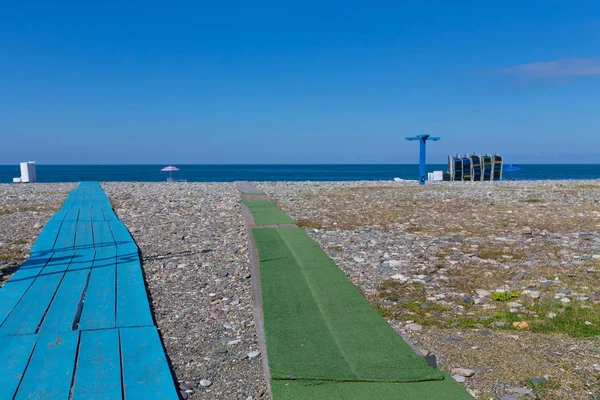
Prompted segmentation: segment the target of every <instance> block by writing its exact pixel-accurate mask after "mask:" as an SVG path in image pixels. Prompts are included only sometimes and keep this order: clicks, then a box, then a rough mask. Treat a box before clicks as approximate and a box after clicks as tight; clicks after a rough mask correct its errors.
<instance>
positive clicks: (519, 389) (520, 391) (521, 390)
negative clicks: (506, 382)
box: [511, 387, 533, 395]
mask: <svg viewBox="0 0 600 400" xmlns="http://www.w3.org/2000/svg"><path fill="white" fill-rule="evenodd" d="M511 391H512V392H513V393H517V394H524V395H528V394H531V393H533V390H531V389H529V388H524V387H514V388H512V389H511Z"/></svg>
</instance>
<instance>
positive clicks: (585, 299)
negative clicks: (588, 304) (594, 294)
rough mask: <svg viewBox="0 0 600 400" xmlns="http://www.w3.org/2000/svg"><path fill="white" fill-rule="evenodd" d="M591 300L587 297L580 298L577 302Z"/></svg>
mask: <svg viewBox="0 0 600 400" xmlns="http://www.w3.org/2000/svg"><path fill="white" fill-rule="evenodd" d="M589 299H590V298H589V297H586V296H580V297H578V298H577V300H579V301H588V300H589Z"/></svg>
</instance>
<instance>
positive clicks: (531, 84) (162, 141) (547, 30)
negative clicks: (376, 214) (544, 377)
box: [0, 0, 600, 164]
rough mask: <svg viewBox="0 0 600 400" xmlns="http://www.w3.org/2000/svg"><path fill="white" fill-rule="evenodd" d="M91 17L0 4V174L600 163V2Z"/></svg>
mask: <svg viewBox="0 0 600 400" xmlns="http://www.w3.org/2000/svg"><path fill="white" fill-rule="evenodd" d="M59 3H60V4H59ZM80 3H83V2H80V1H77V2H76V1H73V2H70V3H66V2H50V1H45V2H43V3H38V4H36V3H31V2H27V1H19V2H17V1H13V2H4V3H3V4H2V5H1V11H0V164H14V163H17V162H19V161H25V160H31V159H33V160H36V161H37V162H38V163H41V164H50V163H51V164H61V163H62V164H75V163H96V164H98V163H100V164H101V163H152V164H154V163H156V164H183V163H202V164H203V163H287V162H289V163H416V162H417V160H418V145H417V144H416V143H415V142H407V141H405V140H404V137H405V136H412V135H416V134H421V133H430V134H432V135H436V136H441V137H442V140H441V141H440V142H436V143H433V144H431V145H430V146H429V157H428V162H430V163H444V162H445V161H446V155H447V154H449V153H452V154H454V153H457V152H460V153H465V152H472V151H478V152H480V153H485V152H500V153H501V154H503V155H504V156H505V159H506V160H507V162H515V163H527V162H530V163H535V162H550V163H552V162H595V163H600V2H599V1H597V0H594V1H562V0H561V1H554V0H540V1H526V0H520V1H511V0H503V1H468V2H466V1H463V2H459V1H449V0H443V1H425V0H423V1H416V0H415V1H399V0H398V1H393V2H349V1H344V2H330V3H326V2H323V1H318V2H316V1H315V2H310V1H303V2H293V3H296V5H292V4H290V3H292V2H286V1H277V2H260V1H256V2H249V1H244V2H238V3H236V2H216V1H211V2H209V1H195V2H158V1H149V0H148V1H137V2H112V1H98V2H95V4H91V3H90V2H87V1H86V2H85V3H87V4H85V5H83V4H80Z"/></svg>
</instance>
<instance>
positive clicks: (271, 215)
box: [242, 200, 294, 225]
mask: <svg viewBox="0 0 600 400" xmlns="http://www.w3.org/2000/svg"><path fill="white" fill-rule="evenodd" d="M242 203H244V204H245V205H246V206H247V207H248V208H249V209H250V211H251V212H252V215H253V216H254V223H255V224H256V225H283V224H293V223H294V221H293V220H292V219H291V218H290V217H288V216H287V214H285V213H283V212H281V211H280V210H279V209H278V208H277V207H275V204H273V203H271V202H270V201H268V200H242Z"/></svg>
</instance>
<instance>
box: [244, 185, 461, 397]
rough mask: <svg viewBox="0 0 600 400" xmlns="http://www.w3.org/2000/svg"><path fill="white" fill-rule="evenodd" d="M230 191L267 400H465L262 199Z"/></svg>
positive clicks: (248, 190)
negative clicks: (244, 240) (239, 222)
mask: <svg viewBox="0 0 600 400" xmlns="http://www.w3.org/2000/svg"><path fill="white" fill-rule="evenodd" d="M238 189H239V190H240V192H241V193H242V210H243V215H244V220H245V222H246V227H247V230H248V240H249V250H250V263H251V266H250V268H251V271H252V284H253V290H254V313H255V319H256V327H257V332H258V337H259V343H260V347H261V353H262V358H263V366H264V370H265V375H266V378H267V381H268V383H269V389H270V392H271V395H272V398H273V399H275V400H301V399H321V400H342V399H356V400H367V399H378V400H388V399H390V400H391V399H421V400H442V399H443V400H446V399H454V400H462V399H472V397H471V396H470V395H469V394H468V392H467V391H466V390H465V389H464V388H463V387H462V386H460V385H459V384H458V383H457V382H456V381H454V379H452V378H451V377H450V376H449V375H448V374H447V373H444V372H442V371H440V370H438V369H435V368H431V367H430V366H429V365H428V364H427V362H426V360H425V358H424V357H422V356H420V355H418V354H416V353H415V351H414V350H413V348H411V346H410V345H409V344H407V343H406V342H405V341H404V340H403V339H402V337H400V336H399V335H398V334H396V332H394V331H393V329H392V328H391V327H390V326H389V325H388V324H387V323H386V322H385V321H384V320H383V318H381V316H380V315H379V314H378V313H377V312H376V311H375V310H374V309H373V308H372V307H371V306H370V305H369V304H368V302H367V301H366V299H365V298H364V297H363V296H362V294H361V293H360V292H359V291H358V290H357V289H356V287H355V286H354V285H353V284H352V283H351V282H350V280H349V279H348V278H347V277H346V276H345V275H344V273H343V272H342V271H341V270H340V269H339V267H338V266H337V265H336V264H335V263H334V262H333V261H332V260H331V259H330V258H329V257H328V256H327V254H325V252H323V250H322V249H321V248H320V247H319V245H318V244H317V243H315V242H314V241H313V240H312V239H311V238H310V236H308V235H307V234H306V233H305V232H304V231H303V230H302V229H300V228H298V227H297V226H296V225H295V224H294V221H292V220H291V218H290V217H289V216H287V215H286V214H285V213H283V212H281V211H280V210H279V209H277V207H276V206H275V205H274V204H273V203H272V202H270V201H269V200H268V198H267V197H266V195H265V194H264V193H262V192H260V190H258V189H256V188H254V187H252V186H251V185H249V184H248V183H247V182H238Z"/></svg>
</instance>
